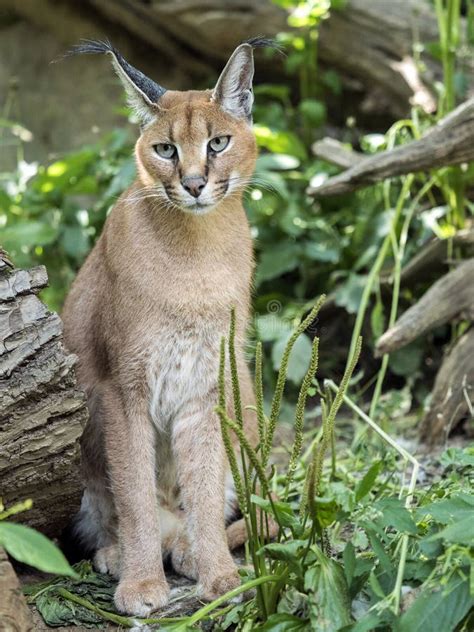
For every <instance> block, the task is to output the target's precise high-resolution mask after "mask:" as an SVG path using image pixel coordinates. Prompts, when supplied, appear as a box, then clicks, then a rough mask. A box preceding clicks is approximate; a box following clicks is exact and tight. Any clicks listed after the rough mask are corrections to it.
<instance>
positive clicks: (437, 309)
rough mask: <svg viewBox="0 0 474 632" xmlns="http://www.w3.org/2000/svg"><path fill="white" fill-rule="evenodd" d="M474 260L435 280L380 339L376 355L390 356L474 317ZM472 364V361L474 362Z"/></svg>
mask: <svg viewBox="0 0 474 632" xmlns="http://www.w3.org/2000/svg"><path fill="white" fill-rule="evenodd" d="M473 279H474V259H468V260H467V261H464V262H463V263H461V264H460V265H459V266H458V267H457V268H455V269H454V270H452V271H451V272H449V273H448V274H446V275H445V276H443V277H441V279H438V281H436V283H434V284H433V285H432V286H431V287H430V289H429V290H428V291H427V292H426V293H425V294H424V295H423V296H422V297H421V299H420V300H419V301H418V302H417V303H415V305H413V306H412V307H410V308H409V309H408V310H407V311H406V312H405V313H404V314H403V315H402V316H401V317H400V318H399V319H398V320H397V322H396V323H395V324H394V325H393V327H391V328H390V329H389V330H388V331H386V332H385V333H384V334H383V336H381V337H380V338H379V340H378V342H377V344H376V347H375V353H376V356H381V355H383V354H385V353H391V352H392V351H395V350H396V349H400V348H401V347H404V346H405V345H407V344H408V343H409V342H411V341H412V340H414V339H415V338H417V337H418V336H421V335H423V334H424V333H426V332H427V331H430V330H431V329H434V327H438V326H439V325H442V324H444V323H447V322H450V321H451V320H453V319H454V318H455V317H458V316H460V315H463V316H464V317H466V318H469V319H472V318H474V283H473ZM473 364H474V360H473Z"/></svg>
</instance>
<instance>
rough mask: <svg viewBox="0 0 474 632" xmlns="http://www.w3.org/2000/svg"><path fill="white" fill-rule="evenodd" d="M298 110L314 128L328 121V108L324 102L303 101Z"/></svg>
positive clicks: (314, 100) (315, 100)
mask: <svg viewBox="0 0 474 632" xmlns="http://www.w3.org/2000/svg"><path fill="white" fill-rule="evenodd" d="M298 108H299V111H300V112H301V114H302V115H303V116H304V118H305V119H306V120H307V121H308V123H310V124H311V125H313V126H314V127H319V126H320V125H322V124H323V123H324V122H325V120H326V116H327V112H326V106H325V105H324V103H323V102H322V101H318V100H317V99H303V100H302V101H301V102H300V104H299V105H298Z"/></svg>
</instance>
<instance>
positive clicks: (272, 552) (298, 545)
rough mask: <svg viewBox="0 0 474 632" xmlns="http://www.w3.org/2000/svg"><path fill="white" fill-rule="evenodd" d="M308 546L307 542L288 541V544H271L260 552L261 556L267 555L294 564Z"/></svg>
mask: <svg viewBox="0 0 474 632" xmlns="http://www.w3.org/2000/svg"><path fill="white" fill-rule="evenodd" d="M306 545H307V542H306V540H288V541H286V542H270V544H266V545H265V546H263V547H262V548H261V549H260V550H259V551H258V554H259V555H263V554H265V553H266V554H267V555H269V556H270V557H271V558H273V559H275V560H284V561H286V562H294V561H296V560H297V558H298V554H299V552H300V551H301V550H302V549H303V548H305V547H306Z"/></svg>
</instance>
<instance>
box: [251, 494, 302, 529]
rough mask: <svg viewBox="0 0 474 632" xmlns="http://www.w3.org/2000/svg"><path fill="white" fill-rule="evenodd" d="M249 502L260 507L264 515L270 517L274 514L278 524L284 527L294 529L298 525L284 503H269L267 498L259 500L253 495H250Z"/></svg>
mask: <svg viewBox="0 0 474 632" xmlns="http://www.w3.org/2000/svg"><path fill="white" fill-rule="evenodd" d="M250 500H251V501H252V503H254V504H255V505H257V506H258V507H261V508H262V509H263V511H265V513H268V514H270V515H275V514H276V518H277V520H278V522H279V524H281V525H282V526H284V527H294V526H297V525H298V524H299V521H298V519H297V518H296V516H295V513H294V511H293V509H292V508H291V506H290V505H289V503H284V502H282V501H280V500H274V501H273V502H272V503H271V502H270V501H269V500H268V498H261V497H260V496H256V495H255V494H252V496H251V498H250Z"/></svg>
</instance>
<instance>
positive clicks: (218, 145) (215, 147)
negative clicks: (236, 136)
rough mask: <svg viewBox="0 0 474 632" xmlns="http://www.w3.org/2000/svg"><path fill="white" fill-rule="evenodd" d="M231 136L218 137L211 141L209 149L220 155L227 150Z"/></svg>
mask: <svg viewBox="0 0 474 632" xmlns="http://www.w3.org/2000/svg"><path fill="white" fill-rule="evenodd" d="M229 141H230V136H216V137H215V138H213V139H212V140H210V141H209V144H208V147H209V149H210V150H211V151H213V152H215V153H216V154H218V153H219V152H220V151H222V150H223V149H225V148H226V147H227V145H228V144H229Z"/></svg>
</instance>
